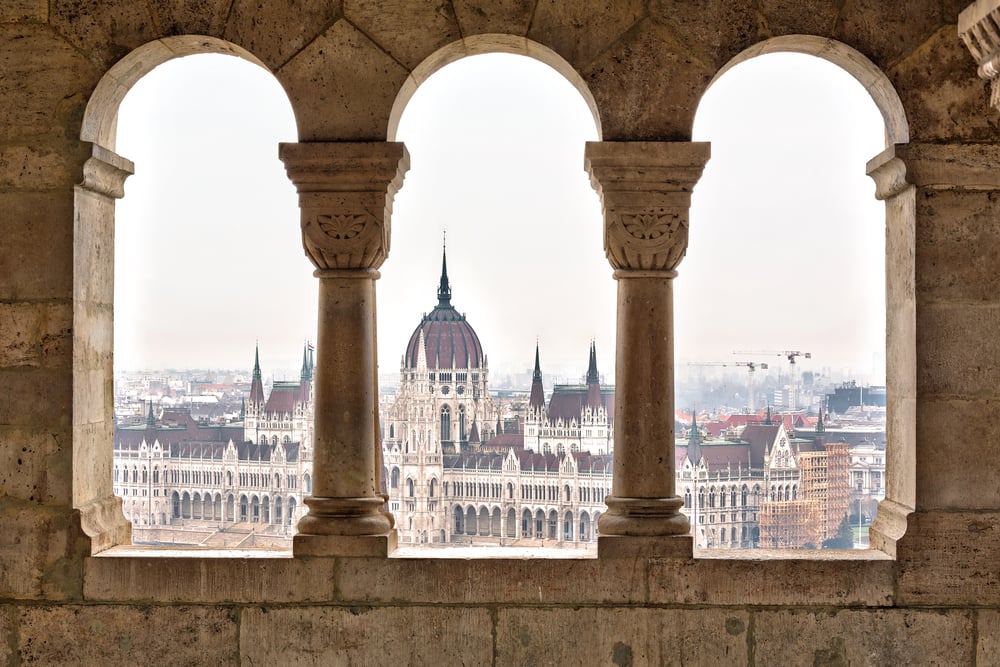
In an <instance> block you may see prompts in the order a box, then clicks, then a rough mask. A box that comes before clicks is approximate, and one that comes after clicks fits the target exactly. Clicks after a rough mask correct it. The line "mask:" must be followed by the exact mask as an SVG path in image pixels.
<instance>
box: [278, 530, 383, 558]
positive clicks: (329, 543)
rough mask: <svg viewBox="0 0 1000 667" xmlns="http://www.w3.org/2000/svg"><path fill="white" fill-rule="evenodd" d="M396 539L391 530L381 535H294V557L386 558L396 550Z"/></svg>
mask: <svg viewBox="0 0 1000 667" xmlns="http://www.w3.org/2000/svg"><path fill="white" fill-rule="evenodd" d="M397 542H398V537H397V534H396V529H395V528H393V529H391V530H390V531H389V532H387V533H385V534H383V535H296V536H295V537H293V538H292V554H293V555H294V556H320V557H322V556H328V557H330V556H337V557H343V558H388V557H389V554H391V553H392V552H393V551H395V550H396V544H397Z"/></svg>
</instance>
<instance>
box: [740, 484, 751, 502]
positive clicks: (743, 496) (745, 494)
mask: <svg viewBox="0 0 1000 667" xmlns="http://www.w3.org/2000/svg"><path fill="white" fill-rule="evenodd" d="M740 492H741V494H742V503H741V504H742V505H743V506H744V507H746V504H747V494H748V493H749V491H748V490H747V485H746V484H744V485H743V488H742V489H741V490H740Z"/></svg>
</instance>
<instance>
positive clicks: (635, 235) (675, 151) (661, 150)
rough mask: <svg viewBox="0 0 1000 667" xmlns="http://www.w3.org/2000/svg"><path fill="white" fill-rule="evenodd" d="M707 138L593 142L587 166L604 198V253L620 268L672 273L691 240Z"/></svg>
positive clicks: (707, 151)
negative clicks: (693, 197) (691, 213)
mask: <svg viewBox="0 0 1000 667" xmlns="http://www.w3.org/2000/svg"><path fill="white" fill-rule="evenodd" d="M710 154H711V150H710V146H709V144H708V143H705V142H588V143H587V147H586V150H585V152H584V167H585V169H586V170H587V173H588V174H590V182H591V184H593V186H594V189H595V190H597V193H598V194H599V195H600V197H601V206H602V208H603V210H604V252H605V254H606V255H607V257H608V261H609V262H610V263H611V266H612V267H614V268H615V269H618V270H643V271H673V270H674V269H676V268H677V265H678V264H680V261H681V259H683V258H684V253H685V252H687V242H688V211H689V209H690V207H691V191H692V190H693V189H694V185H695V183H697V181H698V179H699V178H700V177H701V173H702V170H703V169H704V168H705V164H706V163H707V162H708V158H709V156H710Z"/></svg>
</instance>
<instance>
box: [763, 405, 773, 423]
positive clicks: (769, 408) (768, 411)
mask: <svg viewBox="0 0 1000 667" xmlns="http://www.w3.org/2000/svg"><path fill="white" fill-rule="evenodd" d="M764 423H765V424H767V425H768V426H770V425H771V424H772V423H773V422H772V421H771V406H770V405H769V406H767V416H766V417H764Z"/></svg>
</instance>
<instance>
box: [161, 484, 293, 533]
mask: <svg viewBox="0 0 1000 667" xmlns="http://www.w3.org/2000/svg"><path fill="white" fill-rule="evenodd" d="M171 504H172V514H173V517H174V518H175V519H199V520H204V521H233V522H235V521H237V518H236V517H237V516H238V517H239V519H238V520H239V521H240V522H241V523H247V522H249V523H275V524H282V523H286V524H289V525H290V524H291V523H292V521H293V519H294V517H295V507H296V502H295V498H293V497H291V496H289V498H288V501H287V503H286V502H285V501H284V499H283V498H281V497H280V496H277V497H275V498H274V504H273V506H272V503H271V499H270V497H269V496H263V497H262V498H258V497H257V496H256V495H253V496H250V497H249V498H248V497H247V496H245V495H241V496H240V499H239V505H238V507H237V503H236V498H235V497H234V496H233V495H232V494H229V496H227V497H226V501H225V505H224V506H223V501H222V495H220V494H218V493H217V494H215V497H214V498H213V497H212V496H210V495H209V494H205V495H204V496H201V495H200V494H198V493H195V494H194V495H191V494H190V493H188V492H186V491H185V492H184V493H183V494H179V493H178V492H176V491H174V493H173V495H172V496H171ZM272 507H273V511H272ZM284 508H287V513H284V514H283V509H284ZM237 509H238V512H239V513H238V514H237Z"/></svg>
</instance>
